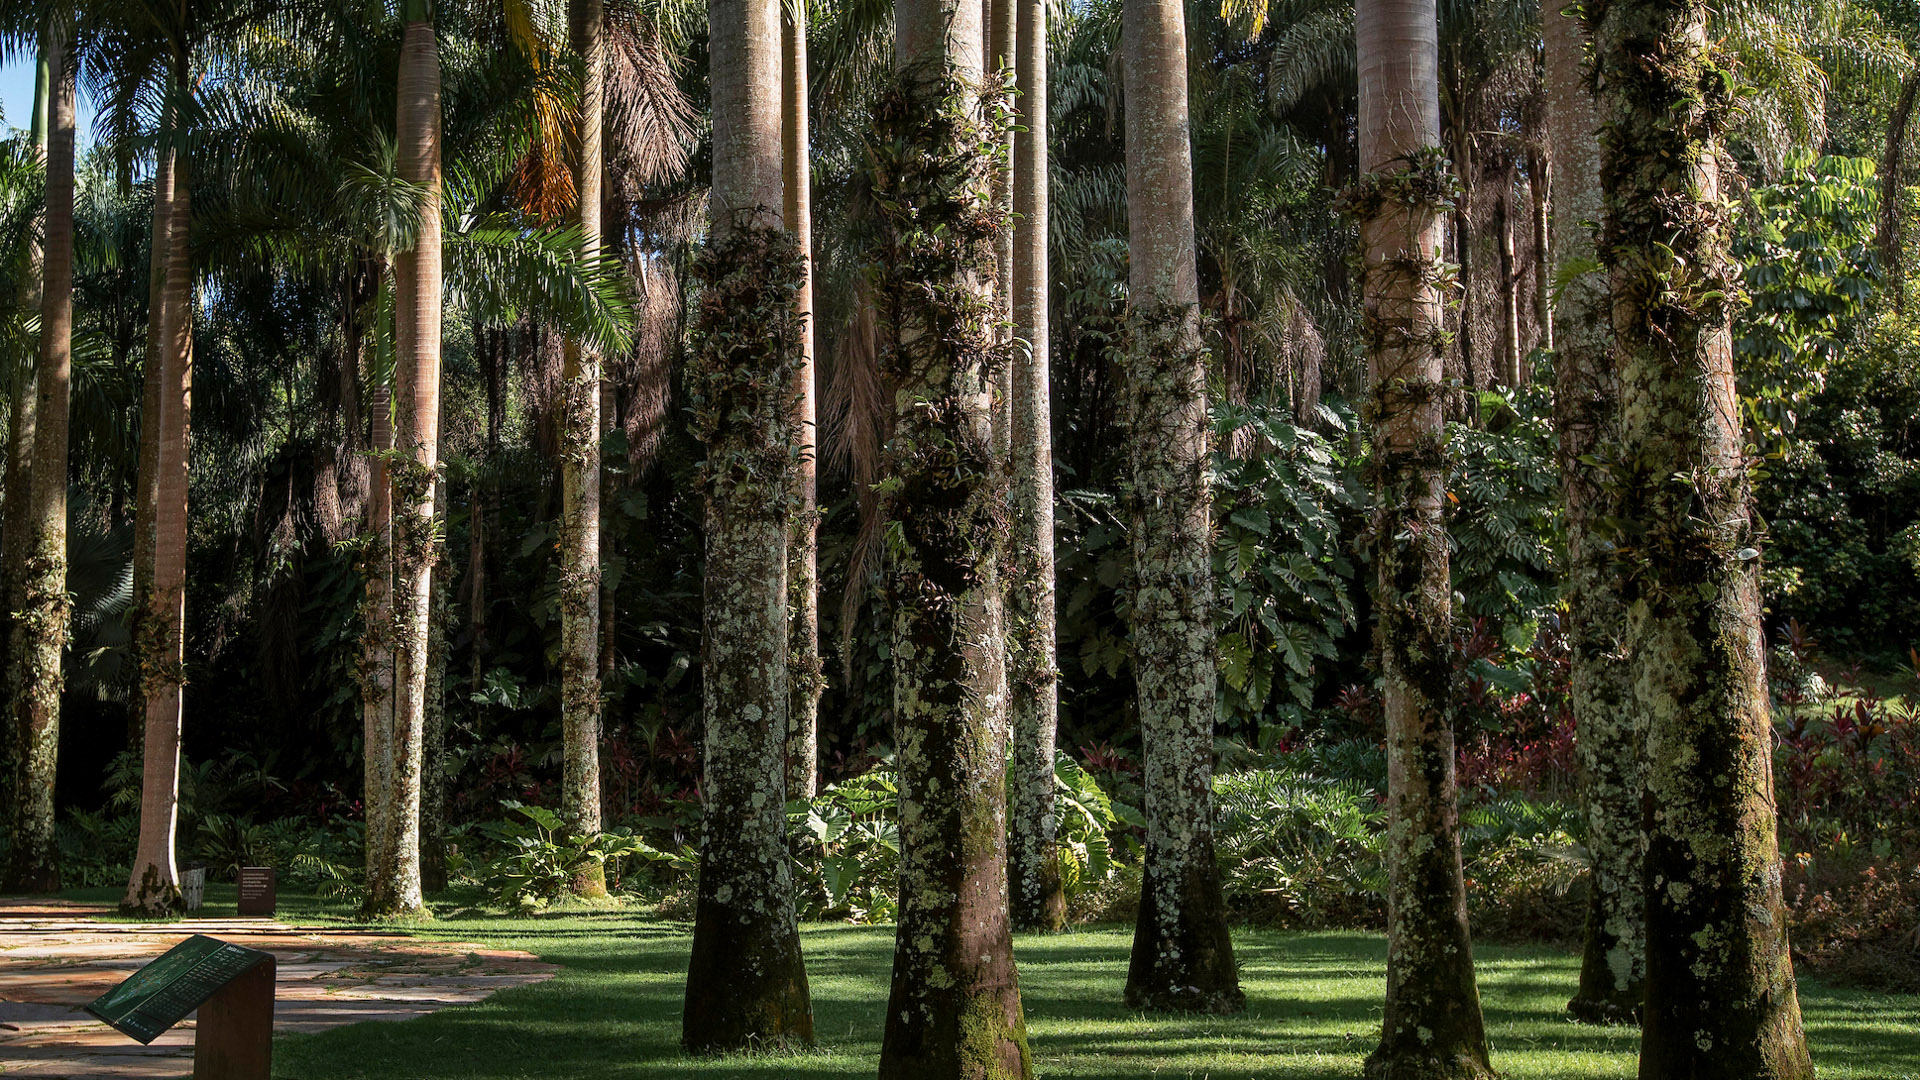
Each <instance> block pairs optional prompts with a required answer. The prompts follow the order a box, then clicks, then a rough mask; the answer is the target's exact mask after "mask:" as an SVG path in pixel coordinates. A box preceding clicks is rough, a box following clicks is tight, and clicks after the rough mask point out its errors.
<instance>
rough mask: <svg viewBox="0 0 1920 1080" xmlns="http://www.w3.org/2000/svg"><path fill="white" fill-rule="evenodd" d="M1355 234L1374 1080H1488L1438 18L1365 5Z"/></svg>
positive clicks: (1403, 0) (1427, 10)
mask: <svg viewBox="0 0 1920 1080" xmlns="http://www.w3.org/2000/svg"><path fill="white" fill-rule="evenodd" d="M1354 34H1355V41H1356V46H1357V58H1358V61H1359V69H1360V128H1359V130H1360V168H1361V170H1362V172H1363V173H1364V174H1365V175H1363V177H1362V178H1361V180H1360V181H1359V182H1358V184H1357V185H1356V186H1355V189H1354V193H1353V196H1352V197H1353V202H1354V209H1355V210H1356V211H1357V215H1358V217H1359V220H1360V244H1361V254H1362V260H1363V261H1362V282H1361V286H1362V296H1363V311H1362V318H1363V320H1364V321H1363V333H1364V335H1365V341H1366V346H1367V354H1368V355H1367V359H1368V369H1369V370H1368V377H1369V381H1370V385H1371V395H1370V400H1369V401H1368V403H1367V417H1366V419H1367V421H1368V423H1369V427H1370V429H1371V436H1372V462H1371V463H1370V467H1371V469H1372V470H1373V483H1374V496H1375V506H1374V519H1373V524H1372V533H1373V559H1374V569H1375V572H1376V574H1377V577H1376V580H1375V585H1374V613H1375V614H1374V617H1375V626H1374V636H1375V645H1376V649H1377V657H1376V662H1377V664H1378V670H1379V675H1380V683H1381V689H1382V697H1383V699H1384V703H1385V713H1386V726H1387V803H1388V806H1387V813H1388V829H1387V868H1388V882H1387V1000H1386V1012H1385V1016H1384V1017H1383V1021H1382V1026H1381V1036H1380V1045H1379V1046H1378V1047H1377V1048H1375V1050H1374V1051H1373V1053H1372V1055H1370V1056H1369V1057H1368V1058H1367V1066H1366V1069H1367V1075H1368V1076H1369V1077H1371V1078H1375V1080H1441V1078H1445V1080H1454V1078H1477V1077H1489V1076H1491V1075H1492V1074H1493V1070H1492V1069H1491V1068H1490V1067H1489V1065H1488V1055H1487V1036H1486V1030H1485V1025H1484V1022H1483V1021H1482V1019H1481V1014H1480V995H1479V991H1478V989H1477V987H1476V985H1475V982H1474V975H1473V953H1472V947H1471V945H1470V942H1469V935H1468V930H1467V901H1466V884H1465V882H1464V880H1463V879H1462V876H1461V870H1460V827H1459V812H1458V806H1457V792H1456V789H1455V784H1454V750H1453V701H1454V693H1455V687H1454V680H1453V663H1452V659H1453V658H1452V648H1453V642H1452V597H1453V588H1452V585H1451V583H1450V580H1449V572H1448V552H1447V532H1446V520H1445V517H1444V515H1443V506H1444V500H1445V489H1446V480H1447V458H1446V425H1445V419H1444V415H1443V412H1442V410H1443V408H1444V398H1445V385H1444V383H1443V381H1442V370H1443V362H1444V357H1445V354H1446V346H1447V334H1446V330H1445V327H1446V310H1445V308H1446V305H1445V301H1444V296H1443V294H1442V278H1443V274H1444V271H1443V270H1442V267H1441V250H1442V246H1443V244H1444V243H1445V234H1446V213H1447V209H1448V204H1449V201H1450V196H1451V195H1452V193H1453V189H1454V181H1453V178H1452V173H1451V171H1450V170H1449V168H1448V166H1447V158H1446V154H1445V152H1444V151H1442V150H1441V149H1440V102H1439V90H1438V82H1437V78H1436V72H1437V69H1438V66H1439V60H1438V51H1439V46H1438V36H1439V30H1438V24H1437V16H1436V11H1435V5H1434V0H1361V3H1360V5H1359V7H1358V8H1357V9H1356V12H1355V20H1354Z"/></svg>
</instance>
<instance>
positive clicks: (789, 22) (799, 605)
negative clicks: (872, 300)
mask: <svg viewBox="0 0 1920 1080" xmlns="http://www.w3.org/2000/svg"><path fill="white" fill-rule="evenodd" d="M807 25H808V22H807V0H782V2H781V4H780V38H781V50H780V65H781V89H782V99H781V100H782V109H781V124H780V139H781V162H782V180H783V183H784V184H785V190H786V200H785V202H784V203H783V210H784V211H785V215H786V225H787V229H788V230H789V231H790V232H792V233H793V236H794V241H795V242H796V243H797V244H799V245H800V254H801V255H802V256H803V262H802V266H801V275H802V276H801V280H800V288H799V289H798V290H797V291H796V292H795V293H794V317H795V318H797V319H799V320H800V322H801V327H800V366H799V369H798V371H797V372H796V373H795V375H794V388H793V393H794V398H795V400H796V402H797V405H796V408H797V410H798V413H799V429H800V461H799V467H798V469H797V470H796V471H795V482H794V488H795V492H796V499H795V507H794V517H793V532H792V535H790V536H789V537H788V538H787V592H788V597H789V599H788V601H787V603H788V607H789V608H790V609H791V615H790V620H789V625H788V644H787V680H788V696H789V699H790V701H789V704H788V706H787V709H788V716H787V723H788V725H789V732H790V733H789V735H788V736H787V798H789V799H811V798H813V795H814V790H815V787H816V785H817V783H818V777H819V772H820V770H819V765H818V762H819V758H820V694H821V691H823V690H825V689H826V681H825V678H824V677H823V675H822V672H821V667H820V565H819V564H820V509H819V500H818V495H817V492H816V484H815V476H816V472H817V467H816V466H817V462H818V460H819V454H818V452H817V442H818V439H819V434H818V433H819V425H818V424H817V423H816V422H815V419H816V416H817V414H818V411H819V410H818V408H817V407H816V402H817V400H818V393H817V386H816V383H817V381H818V375H817V373H816V369H815V367H814V355H815V342H816V339H817V334H816V332H815V329H814V320H813V191H812V187H813V171H812V168H811V165H810V162H809V161H808V148H809V147H810V146H811V144H812V139H811V137H810V124H809V116H808V111H809V104H808V101H807V85H808V84H807Z"/></svg>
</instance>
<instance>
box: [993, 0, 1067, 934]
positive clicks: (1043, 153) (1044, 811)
mask: <svg viewBox="0 0 1920 1080" xmlns="http://www.w3.org/2000/svg"><path fill="white" fill-rule="evenodd" d="M1017 5H1018V7H1019V25H1018V28H1017V30H1016V33H1015V53H1014V56H1015V63H1014V67H1015V73H1014V80H1015V85H1016V87H1017V89H1018V90H1019V92H1020V96H1019V108H1020V119H1021V125H1022V130H1021V131H1020V132H1019V133H1018V134H1017V135H1016V136H1015V138H1014V162H1013V182H1014V188H1013V212H1014V230H1013V231H1014V241H1013V325H1014V333H1015V335H1016V336H1017V337H1018V338H1019V339H1020V340H1019V341H1017V342H1016V343H1015V345H1014V349H1013V357H1012V361H1013V363H1012V367H1013V378H1012V383H1013V387H1012V389H1013V395H1012V396H1013V401H1012V412H1013V424H1012V428H1013V433H1012V438H1011V442H1012V452H1013V492H1012V501H1011V505H1012V511H1013V513H1012V517H1013V537H1012V543H1011V545H1010V547H1009V550H1008V555H1007V569H1008V578H1009V581H1008V586H1007V596H1008V618H1009V624H1008V627H1007V664H1008V667H1009V671H1008V678H1007V684H1008V690H1009V700H1008V713H1009V716H1010V724H1009V726H1010V728H1011V730H1012V733H1013V770H1014V779H1013V783H1012V785H1011V786H1010V789H1009V790H1010V791H1011V792H1012V799H1013V805H1012V806H1011V807H1009V808H1008V811H1007V831H1008V834H1009V835H1008V838H1007V850H1008V862H1007V876H1008V879H1009V880H1008V888H1009V890H1010V891H1011V896H1010V904H1011V907H1012V912H1013V923H1014V925H1015V926H1017V927H1021V928H1024V929H1043V930H1058V929H1060V928H1061V927H1062V926H1063V925H1065V924H1066V917H1067V898H1066V892H1065V891H1064V889H1063V887H1062V883H1061V880H1060V862H1059V854H1058V852H1056V851H1055V850H1054V778H1053V747H1054V737H1055V733H1056V729H1057V728H1058V725H1059V707H1060V698H1059V686H1058V680H1059V672H1058V670H1057V669H1056V668H1055V666H1054V637H1055V622H1054V581H1053V419H1052V410H1051V397H1050V395H1049V393H1048V368H1049V365H1048V359H1049V350H1050V348H1051V345H1050V343H1049V340H1048V337H1047V302H1048V296H1047V286H1048V280H1049V279H1048V274H1047V176H1048V171H1047V0H1017Z"/></svg>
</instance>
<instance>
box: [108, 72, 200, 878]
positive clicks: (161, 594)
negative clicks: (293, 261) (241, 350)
mask: <svg viewBox="0 0 1920 1080" xmlns="http://www.w3.org/2000/svg"><path fill="white" fill-rule="evenodd" d="M176 40H184V36H182V37H180V38H177V39H176ZM166 63H167V74H166V83H165V85H166V88H167V89H166V93H167V102H166V104H165V106H164V107H163V111H162V124H161V128H160V151H159V153H160V161H159V165H158V167H157V169H156V171H155V175H154V197H153V205H154V211H153V214H154V222H153V239H154V243H153V270H154V273H153V277H152V281H153V287H152V294H151V295H152V296H154V297H157V299H156V300H151V301H150V302H149V304H148V313H149V314H148V321H147V333H148V335H149V337H148V345H147V375H146V382H145V386H144V390H143V392H142V402H141V413H140V417H141V419H140V437H141V448H140V480H139V484H138V489H139V493H138V506H137V510H136V517H135V528H134V602H135V604H136V605H138V610H137V611H136V614H135V629H134V649H135V654H136V656H137V657H138V660H139V671H140V680H141V695H140V697H141V700H142V702H143V704H144V714H145V718H144V722H143V725H142V731H143V733H144V757H143V762H144V764H143V768H142V771H141V775H140V781H141V783H140V841H139V845H138V847H137V848H136V849H135V854H134V860H133V870H132V873H131V874H130V875H129V877H128V880H127V893H126V896H125V897H124V898H123V899H122V900H121V906H122V907H123V908H126V909H128V910H134V911H143V912H149V913H158V912H164V911H167V910H170V909H172V908H173V907H174V905H175V904H177V903H178V902H179V896H180V887H179V870H178V867H177V865H176V864H175V860H174V832H175V828H176V826H177V824H178V817H179V769H180V725H181V693H180V692H181V683H182V679H183V675H184V673H183V671H182V665H183V664H184V662H185V659H186V655H185V641H184V636H185V633H184V632H185V622H186V543H187V436H188V427H189V414H188V411H189V406H190V402H191V391H192V385H193V284H194V280H193V263H192V260H191V257H190V247H189V240H190V231H191V230H190V222H191V220H192V201H191V187H192V176H193V172H192V165H191V160H192V159H191V156H190V151H189V149H188V142H189V134H190V133H189V131H188V130H187V128H186V125H185V122H184V117H186V116H188V115H189V114H190V109H191V107H192V106H191V102H190V101H189V100H187V98H188V95H189V94H190V91H189V90H188V89H187V88H188V87H189V86H190V85H191V84H190V82H189V81H188V78H187V55H186V51H185V49H184V47H182V46H173V47H170V48H169V50H168V54H167V61H166Z"/></svg>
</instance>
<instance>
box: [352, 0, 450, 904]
mask: <svg viewBox="0 0 1920 1080" xmlns="http://www.w3.org/2000/svg"><path fill="white" fill-rule="evenodd" d="M407 6H408V8H409V9H420V10H410V11H409V12H408V16H409V17H408V20H407V25H406V32H405V37H404V38H403V39H402V43H401V48H400V79H399V105H398V108H397V110H396V123H395V130H396V132H397V143H398V147H399V153H398V161H397V162H396V164H397V169H396V171H397V172H398V173H399V175H400V178H401V179H403V180H405V181H407V182H408V183H411V184H414V185H417V186H418V187H419V188H420V189H421V190H422V191H423V192H425V198H424V199H423V200H422V202H421V206H420V221H419V225H418V226H417V229H416V231H415V234H414V244H413V247H412V248H411V249H409V250H407V251H403V252H401V253H400V254H399V256H398V257H397V258H396V259H395V260H394V267H393V284H394V290H393V357H394V382H395V390H396V393H395V395H394V396H395V409H394V425H393V440H394V451H393V455H392V459H391V461H390V463H389V465H388V470H387V477H388V483H389V485H390V487H391V488H392V500H393V503H392V514H393V726H392V737H391V739H390V740H389V744H390V746H391V750H390V751H389V755H388V767H389V772H388V776H387V789H386V791H385V792H384V795H385V800H386V805H385V807H384V808H383V810H382V814H381V816H382V818H383V820H382V822H381V825H382V828H383V829H384V831H385V833H386V838H385V840H384V841H383V842H384V843H385V844H386V845H388V847H387V849H386V852H385V856H386V857H385V860H384V865H383V866H382V867H381V868H380V869H381V871H382V874H383V877H384V880H383V881H381V882H380V883H379V888H378V890H377V892H376V889H375V887H374V883H373V882H372V881H371V880H370V881H369V882H368V890H367V891H368V899H369V907H370V909H371V911H370V913H371V914H374V915H380V916H406V917H420V916H424V915H426V914H427V907H426V901H425V899H424V898H423V896H422V895H421V891H420V790H421V772H422V766H423V761H422V755H423V753H424V744H425V734H426V698H427V694H428V693H429V692H437V691H438V689H439V688H437V687H436V688H433V689H432V691H430V689H429V687H428V685H427V667H428V657H429V648H428V637H429V635H428V632H427V623H428V620H429V619H430V618H431V616H432V608H433V596H432V593H433V563H434V557H435V555H436V553H437V549H436V548H435V546H434V542H433V537H434V480H435V476H436V474H437V471H438V468H439V444H440V300H441V297H440V59H439V49H438V44H437V41H436V37H435V33H434V26H433V23H432V22H431V21H429V20H428V18H427V16H426V12H425V10H424V9H425V8H426V7H427V5H426V4H424V3H421V2H418V0H416V2H413V3H409V4H408V5H407ZM376 894H377V896H378V901H377V903H376V902H375V900H374V897H375V896H376Z"/></svg>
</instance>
